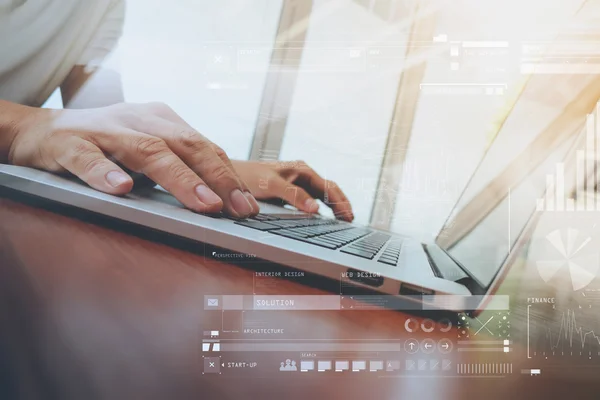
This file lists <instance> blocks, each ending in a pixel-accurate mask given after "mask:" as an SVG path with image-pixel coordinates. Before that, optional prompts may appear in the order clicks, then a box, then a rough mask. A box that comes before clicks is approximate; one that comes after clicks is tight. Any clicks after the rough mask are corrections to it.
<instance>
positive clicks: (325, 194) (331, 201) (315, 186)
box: [294, 162, 354, 222]
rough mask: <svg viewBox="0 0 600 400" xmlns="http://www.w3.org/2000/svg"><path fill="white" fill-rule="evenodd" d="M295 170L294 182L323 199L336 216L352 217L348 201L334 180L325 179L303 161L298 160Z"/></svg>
mask: <svg viewBox="0 0 600 400" xmlns="http://www.w3.org/2000/svg"><path fill="white" fill-rule="evenodd" d="M295 172H296V173H297V174H298V176H297V178H296V180H295V182H294V183H295V184H297V185H298V186H300V187H302V188H304V189H306V190H307V191H308V192H309V193H310V194H311V195H313V196H315V197H317V198H319V199H321V200H323V201H324V202H325V204H327V205H328V206H330V207H331V208H332V210H333V213H334V214H335V216H336V217H338V218H342V219H344V220H346V221H349V222H350V221H352V220H353V219H354V213H353V212H352V206H351V205H350V201H349V200H348V198H347V197H346V195H345V194H344V192H342V190H341V189H340V188H339V187H338V186H337V184H336V183H335V182H333V181H326V180H325V179H323V178H322V177H321V176H319V174H317V173H316V172H315V171H314V170H313V169H312V168H310V167H309V166H308V165H306V163H304V162H299V166H298V167H297V168H296V169H295Z"/></svg>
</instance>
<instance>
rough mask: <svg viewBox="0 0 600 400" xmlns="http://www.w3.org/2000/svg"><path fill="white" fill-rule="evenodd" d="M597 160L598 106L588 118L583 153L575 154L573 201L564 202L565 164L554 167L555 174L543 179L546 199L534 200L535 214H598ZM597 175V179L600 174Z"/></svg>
mask: <svg viewBox="0 0 600 400" xmlns="http://www.w3.org/2000/svg"><path fill="white" fill-rule="evenodd" d="M598 160H600V103H599V104H596V109H595V111H594V113H592V114H588V115H587V119H586V132H585V149H583V150H577V152H576V165H575V170H576V189H575V190H576V192H575V193H576V194H575V197H574V198H567V193H566V191H565V164H564V163H562V162H561V163H557V164H556V172H555V174H548V175H547V176H546V195H545V197H542V198H539V199H537V204H536V209H537V211H585V210H587V211H597V210H600V195H596V194H595V185H596V163H597V161H598ZM598 175H599V177H600V173H599V174H598ZM590 194H592V195H590Z"/></svg>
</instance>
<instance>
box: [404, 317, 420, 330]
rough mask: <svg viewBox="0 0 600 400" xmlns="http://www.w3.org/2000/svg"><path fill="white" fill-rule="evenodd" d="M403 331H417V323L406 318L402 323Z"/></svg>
mask: <svg viewBox="0 0 600 400" xmlns="http://www.w3.org/2000/svg"><path fill="white" fill-rule="evenodd" d="M404 329H406V332H410V333H413V332H415V331H417V329H419V323H418V322H417V321H416V320H414V319H412V318H408V319H407V320H406V321H405V322H404Z"/></svg>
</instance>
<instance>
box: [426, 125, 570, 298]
mask: <svg viewBox="0 0 600 400" xmlns="http://www.w3.org/2000/svg"><path fill="white" fill-rule="evenodd" d="M580 124H581V119H579V122H578V123H577V125H579V127H578V128H577V129H575V128H571V129H570V131H568V132H565V131H564V129H563V131H562V132H561V133H560V135H561V137H562V139H559V140H555V141H553V140H550V141H547V140H546V141H545V140H544V139H543V138H542V139H540V135H536V137H531V138H528V137H527V134H526V133H523V131H521V130H508V131H506V130H503V131H502V132H501V133H500V134H499V135H498V136H497V138H496V139H495V141H494V143H493V145H492V146H491V147H490V148H489V150H488V151H487V153H486V155H485V156H484V158H483V160H482V161H481V163H480V164H479V166H478V168H477V170H476V171H475V173H474V175H473V176H472V178H471V180H470V181H469V183H468V185H467V187H466V188H465V190H464V192H463V193H462V195H461V198H460V199H459V201H458V202H457V205H456V206H455V208H454V210H453V212H452V213H451V215H450V217H449V219H448V220H447V222H446V223H445V225H444V227H443V228H442V230H441V232H440V234H439V235H438V237H437V240H436V244H438V245H439V246H440V247H441V248H443V249H444V250H446V252H447V253H448V254H450V256H452V258H454V260H456V261H457V262H458V263H460V264H461V265H462V267H463V268H464V269H466V270H467V271H468V272H469V273H470V274H471V276H472V277H473V278H474V279H476V280H477V281H478V283H479V284H480V285H481V286H483V287H489V286H490V284H491V283H492V281H493V280H494V277H495V276H496V275H497V273H498V271H499V270H500V268H501V267H502V265H503V263H504V261H505V260H506V258H507V256H508V255H509V253H510V251H511V250H512V249H513V247H514V246H515V243H516V242H517V239H518V238H519V236H520V235H521V233H522V232H523V230H524V228H525V226H526V224H527V222H528V221H529V219H530V218H531V217H532V215H533V213H534V212H536V209H546V208H548V207H547V206H550V205H551V204H550V203H551V202H548V204H545V203H544V200H545V199H546V197H547V196H546V194H545V193H546V189H547V188H548V187H551V188H550V190H551V191H553V192H552V193H554V192H555V191H556V189H555V187H554V183H555V182H563V186H565V187H564V190H563V189H560V190H562V191H563V192H564V193H565V195H561V196H562V197H563V198H564V199H565V201H566V198H567V197H568V196H569V195H570V189H572V188H573V187H572V186H571V187H567V186H568V185H570V183H572V182H573V179H570V178H568V179H567V182H569V183H564V182H565V176H564V175H565V173H564V170H565V164H564V160H565V157H566V156H567V154H568V153H569V150H570V149H571V148H572V147H573V145H574V143H575V142H576V140H577V138H578V137H579V136H580V135H577V134H574V133H577V132H578V131H581V127H580V126H581V125H580ZM577 125H575V126H577ZM563 128H564V127H563ZM511 132H512V135H511ZM548 133H549V132H545V135H546V137H552V135H550V136H548ZM548 142H550V143H548ZM551 197H552V200H554V199H555V196H554V194H552V195H551ZM556 198H558V195H557V196H556ZM552 206H554V205H553V204H552ZM538 207H541V208H538ZM563 207H566V205H564V204H563Z"/></svg>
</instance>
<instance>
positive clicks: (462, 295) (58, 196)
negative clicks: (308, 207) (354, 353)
mask: <svg viewBox="0 0 600 400" xmlns="http://www.w3.org/2000/svg"><path fill="white" fill-rule="evenodd" d="M572 147H574V145H573V141H571V142H568V143H567V142H565V144H563V145H562V146H560V148H558V149H556V150H555V151H554V152H553V153H552V154H551V155H550V156H548V158H546V159H545V160H544V161H543V162H541V163H539V165H537V166H535V168H533V169H532V170H531V171H530V173H528V174H527V177H526V178H525V179H522V180H521V181H520V182H519V183H517V184H515V185H514V186H513V187H512V188H511V191H508V190H507V191H506V193H502V194H500V195H497V194H496V195H494V196H493V198H490V199H488V200H487V201H485V206H486V207H487V208H486V209H485V210H483V212H482V211H481V207H480V206H478V207H476V208H478V209H479V211H478V212H479V215H476V214H473V215H472V218H466V217H465V214H464V213H465V211H469V210H470V209H472V208H473V201H474V199H479V200H480V199H481V196H480V195H481V192H482V189H481V188H485V186H486V185H485V184H482V179H481V178H482V177H481V174H482V173H483V172H484V171H485V170H486V169H488V168H487V167H486V165H487V166H489V164H490V163H492V162H493V161H494V160H493V153H494V151H488V152H487V153H486V156H484V158H483V160H482V162H481V163H480V165H479V167H478V168H477V170H476V172H475V174H474V175H473V176H472V178H471V180H470V182H469V184H468V185H467V187H466V189H465V191H464V192H463V194H462V195H461V197H460V199H459V200H458V202H457V204H456V205H455V207H454V211H453V212H452V213H451V217H450V218H449V219H448V221H447V222H446V224H445V225H444V228H443V229H442V230H441V232H440V234H439V235H438V237H437V239H436V240H435V242H433V243H428V244H424V243H420V242H419V241H417V240H414V239H412V238H410V237H407V236H404V235H402V234H401V232H388V231H383V230H378V229H374V228H371V227H366V226H360V225H357V224H353V223H348V222H344V221H339V220H335V219H330V218H326V217H322V216H320V215H307V214H304V213H301V212H298V211H295V210H291V209H288V208H285V207H278V206H274V205H272V204H266V203H261V212H260V214H258V215H257V216H256V217H254V218H249V219H246V220H234V219H231V218H228V217H227V216H224V215H202V214H197V213H194V212H192V211H189V210H187V209H185V208H184V207H183V206H182V205H181V204H180V203H179V202H178V201H177V200H176V199H175V198H174V197H173V196H171V195H170V194H169V193H167V192H166V191H165V190H163V189H162V188H160V187H154V188H150V189H145V190H143V191H139V192H136V191H134V192H132V193H130V194H128V195H126V196H124V197H117V196H112V195H108V194H105V193H101V192H98V191H96V190H94V189H92V188H90V187H88V186H86V185H85V184H83V183H80V182H79V181H76V180H73V179H69V178H65V177H61V176H57V175H54V174H51V173H47V172H43V171H39V170H35V169H30V168H25V167H17V166H11V165H3V164H0V188H1V187H4V188H8V189H12V191H16V192H21V193H25V194H29V195H34V196H37V197H41V198H43V199H47V200H51V201H54V202H58V203H62V204H65V205H69V206H74V207H77V208H80V209H84V210H88V211H91V212H94V213H99V214H102V215H105V216H108V217H111V218H116V219H119V220H123V221H127V222H130V223H133V224H137V225H141V226H143V227H147V228H151V229H155V230H159V231H162V232H164V233H167V234H172V235H176V236H179V237H183V238H187V239H191V240H193V241H197V242H200V243H205V244H209V245H212V246H216V247H219V248H223V249H227V250H230V251H232V252H234V253H237V254H240V255H243V254H249V255H251V256H252V257H255V258H256V259H262V260H266V261H270V262H273V263H276V264H279V265H282V266H286V267H291V268H293V269H296V270H300V271H305V272H308V273H312V274H315V275H318V276H322V277H326V278H330V279H335V280H341V282H342V283H346V284H348V285H352V286H356V287H360V288H365V289H369V290H372V291H376V292H378V293H382V294H386V295H392V296H398V297H405V298H409V299H411V300H412V301H415V299H417V300H416V301H421V302H425V301H434V302H435V300H432V299H435V298H445V299H447V298H452V299H453V301H450V302H448V301H443V302H442V303H443V304H442V305H441V306H442V308H446V309H448V310H451V311H458V312H460V311H469V312H472V313H473V314H477V313H478V312H479V311H481V310H482V309H483V308H484V307H485V303H486V300H487V299H489V297H490V295H492V294H494V293H495V291H496V290H497V288H498V286H499V284H500V282H501V281H502V278H503V277H504V276H505V275H506V272H507V271H508V269H509V267H510V266H511V265H512V264H513V263H514V261H515V259H516V257H517V253H518V251H517V250H518V249H519V248H520V247H521V246H522V245H523V244H524V243H526V241H527V240H528V236H529V235H528V232H530V231H531V227H532V226H533V224H534V222H535V218H533V217H534V216H535V215H536V214H539V213H536V196H537V197H542V196H543V195H544V192H545V182H546V177H547V174H548V173H551V172H552V171H553V170H554V169H555V166H556V163H557V162H560V161H563V160H565V159H566V158H567V156H569V154H570V153H572ZM492 148H493V146H492ZM569 157H570V156H569ZM483 181H485V179H484V180H483ZM507 189H508V188H507ZM532 189H533V190H532ZM474 193H475V194H474ZM475 205H476V204H475ZM469 212H471V213H472V211H469ZM467 217H468V215H467ZM448 295H449V296H448ZM427 299H429V300H427ZM457 299H458V300H457ZM473 299H476V300H475V301H473Z"/></svg>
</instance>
